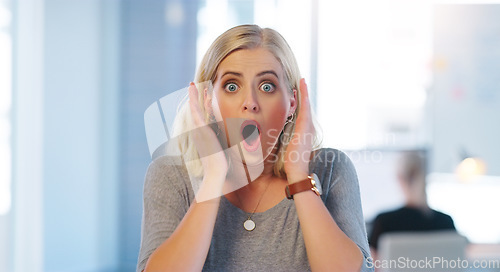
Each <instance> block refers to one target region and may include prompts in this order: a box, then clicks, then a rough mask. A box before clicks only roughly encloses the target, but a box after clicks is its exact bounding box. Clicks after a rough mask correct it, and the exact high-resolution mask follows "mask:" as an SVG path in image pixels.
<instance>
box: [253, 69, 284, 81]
mask: <svg viewBox="0 0 500 272" xmlns="http://www.w3.org/2000/svg"><path fill="white" fill-rule="evenodd" d="M266 74H272V75H274V76H275V77H276V78H278V79H279V76H278V74H277V73H276V72H275V71H273V70H267V71H263V72H260V73H258V74H257V76H263V75H266Z"/></svg>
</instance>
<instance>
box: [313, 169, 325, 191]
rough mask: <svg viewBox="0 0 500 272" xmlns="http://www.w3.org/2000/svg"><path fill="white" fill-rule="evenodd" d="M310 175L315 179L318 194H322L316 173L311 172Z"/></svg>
mask: <svg viewBox="0 0 500 272" xmlns="http://www.w3.org/2000/svg"><path fill="white" fill-rule="evenodd" d="M311 177H312V179H313V180H314V181H315V185H316V189H318V192H319V194H320V195H322V194H323V189H322V188H321V181H320V180H319V178H318V175H316V174H315V173H313V174H312V175H311Z"/></svg>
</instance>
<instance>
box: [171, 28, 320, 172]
mask: <svg viewBox="0 0 500 272" xmlns="http://www.w3.org/2000/svg"><path fill="white" fill-rule="evenodd" d="M255 48H264V49H266V50H268V51H269V52H271V53H272V54H273V55H274V56H275V57H276V59H277V60H278V62H279V63H280V64H281V66H282V68H283V71H284V73H285V79H286V82H287V83H288V86H287V88H288V90H289V91H290V92H291V93H293V90H294V89H295V90H297V108H296V110H295V113H296V114H293V118H292V120H291V121H292V122H290V123H288V124H287V125H286V126H285V128H284V129H283V131H286V132H287V133H285V134H283V132H282V135H280V138H279V139H281V140H282V141H281V142H280V141H278V150H277V154H276V155H277V159H276V162H275V164H274V169H273V171H274V174H275V175H276V176H278V177H286V173H285V170H284V155H285V151H286V147H287V145H288V142H289V141H290V138H291V136H292V133H293V131H294V130H295V121H296V119H297V115H298V113H299V110H300V105H301V98H300V90H299V88H300V79H301V76H300V71H299V67H298V65H297V61H296V59H295V56H294V54H293V52H292V50H291V48H290V46H289V45H288V43H287V42H286V41H285V39H284V38H283V37H282V36H281V35H280V34H279V33H278V32H277V31H275V30H273V29H270V28H261V27H259V26H257V25H240V26H236V27H233V28H231V29H229V30H227V31H226V32H224V33H223V34H222V35H220V36H219V37H218V38H217V39H216V40H215V41H214V42H213V43H212V45H211V46H210V47H209V48H208V50H207V52H206V53H205V56H204V57H203V59H202V61H201V63H200V66H199V68H198V71H197V73H196V76H195V82H196V83H202V82H206V81H209V82H214V81H215V79H216V76H217V70H218V68H219V65H220V63H221V62H222V61H223V60H224V59H225V58H226V57H227V56H228V55H230V54H231V53H233V52H235V51H237V50H242V49H255ZM198 99H199V101H198V102H199V105H200V106H201V108H202V110H203V111H204V114H205V120H206V121H207V122H208V121H209V120H210V119H211V116H210V113H208V112H207V111H206V110H205V109H204V107H203V105H204V94H203V92H199V96H198ZM212 119H213V117H212ZM190 120H191V118H190V110H189V105H187V103H186V104H184V105H183V106H182V108H181V109H180V111H179V113H178V115H177V117H176V120H175V124H174V126H175V128H174V130H177V131H178V132H181V133H182V132H184V133H182V134H181V133H175V132H174V134H177V135H184V137H182V138H181V139H179V148H180V150H181V153H182V155H183V156H184V157H185V160H187V161H190V162H191V163H190V164H189V165H186V166H187V168H188V171H189V172H190V174H191V175H194V176H197V177H200V176H202V175H203V167H202V165H201V162H200V160H199V156H198V153H197V151H196V148H194V144H193V142H192V141H191V139H190V137H189V133H185V132H187V131H189V130H191V129H192V128H193V124H192V123H191V121H190ZM317 147H319V140H318V137H317V134H316V133H315V134H314V148H317Z"/></svg>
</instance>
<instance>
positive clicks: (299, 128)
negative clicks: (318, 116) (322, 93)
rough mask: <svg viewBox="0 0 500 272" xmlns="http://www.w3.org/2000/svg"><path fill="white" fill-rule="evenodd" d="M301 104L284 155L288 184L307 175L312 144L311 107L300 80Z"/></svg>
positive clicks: (304, 83) (304, 85) (303, 80)
mask: <svg viewBox="0 0 500 272" xmlns="http://www.w3.org/2000/svg"><path fill="white" fill-rule="evenodd" d="M299 91H300V93H298V94H297V96H299V95H300V99H301V103H300V108H299V109H298V110H299V112H298V113H297V119H296V121H295V122H296V123H295V131H294V132H293V135H292V137H291V139H290V142H289V144H288V147H287V149H286V154H285V172H286V175H287V179H288V182H289V183H294V182H297V181H300V180H302V179H304V178H306V177H307V176H308V175H309V161H310V156H311V152H312V146H313V142H314V138H315V137H314V136H315V131H314V125H313V122H312V114H311V105H310V102H309V93H308V91H307V85H306V82H305V79H301V80H300V90H299Z"/></svg>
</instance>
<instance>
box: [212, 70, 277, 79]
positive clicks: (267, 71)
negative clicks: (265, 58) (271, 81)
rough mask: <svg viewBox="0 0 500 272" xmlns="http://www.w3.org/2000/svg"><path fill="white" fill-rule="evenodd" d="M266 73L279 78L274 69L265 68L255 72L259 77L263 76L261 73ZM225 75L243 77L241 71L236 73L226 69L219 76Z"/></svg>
mask: <svg viewBox="0 0 500 272" xmlns="http://www.w3.org/2000/svg"><path fill="white" fill-rule="evenodd" d="M266 74H272V75H274V76H275V77H276V78H278V79H279V76H278V74H277V73H276V72H275V71H273V70H266V71H262V72H260V73H258V74H257V76H259V77H260V76H263V75H266ZM226 75H234V76H237V77H243V75H242V74H241V73H238V72H233V71H227V72H225V73H224V74H222V75H221V77H220V78H223V77H225V76H226Z"/></svg>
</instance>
